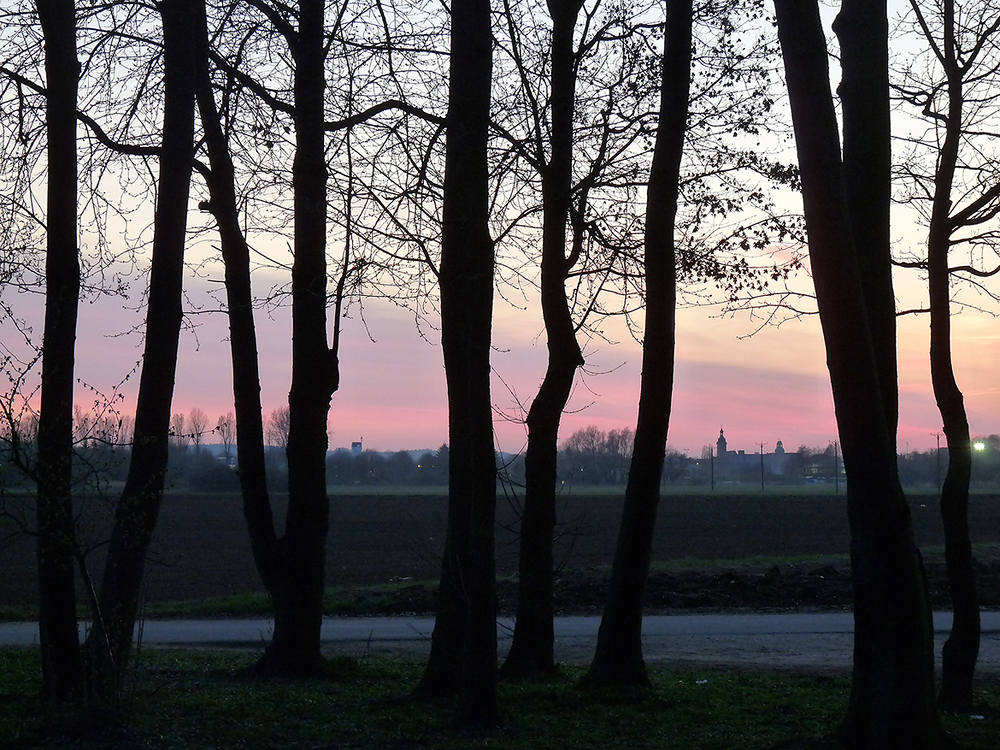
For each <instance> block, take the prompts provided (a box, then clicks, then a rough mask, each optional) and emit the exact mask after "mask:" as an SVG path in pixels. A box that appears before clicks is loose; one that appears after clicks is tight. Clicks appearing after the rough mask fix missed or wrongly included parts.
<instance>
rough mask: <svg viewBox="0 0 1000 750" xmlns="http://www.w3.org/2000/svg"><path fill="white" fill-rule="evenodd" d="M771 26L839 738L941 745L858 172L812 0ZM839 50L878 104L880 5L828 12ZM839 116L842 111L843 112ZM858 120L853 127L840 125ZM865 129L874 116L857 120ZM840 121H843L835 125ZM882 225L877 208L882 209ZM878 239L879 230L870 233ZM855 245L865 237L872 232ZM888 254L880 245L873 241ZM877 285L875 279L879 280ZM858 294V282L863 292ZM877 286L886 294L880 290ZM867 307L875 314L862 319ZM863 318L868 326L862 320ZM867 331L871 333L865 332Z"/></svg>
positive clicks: (856, 742)
mask: <svg viewBox="0 0 1000 750" xmlns="http://www.w3.org/2000/svg"><path fill="white" fill-rule="evenodd" d="M775 9H776V11H777V20H778V35H779V38H780V41H781V48H782V54H783V57H784V65H785V72H786V76H787V81H788V92H789V99H790V103H791V109H792V121H793V125H794V129H795V141H796V148H797V151H798V155H799V167H800V170H801V175H802V193H803V204H804V207H805V216H806V225H807V229H808V234H809V255H810V260H811V265H812V271H813V278H814V282H815V286H816V296H817V300H818V303H819V314H820V320H821V322H822V326H823V337H824V341H825V344H826V351H827V363H828V366H829V369H830V380H831V384H832V387H833V397H834V407H835V411H836V415H837V424H838V429H839V432H840V441H841V446H842V449H843V457H844V467H845V470H846V472H847V477H848V482H849V492H848V514H849V520H850V527H851V561H852V577H853V581H854V593H855V608H854V618H855V651H854V674H853V681H852V689H851V700H850V704H849V707H848V712H847V716H846V717H845V720H844V723H843V725H842V727H841V730H840V731H841V735H842V737H843V738H844V739H845V740H846V741H847V742H848V743H849V744H850V745H852V746H856V747H885V748H938V747H946V746H948V742H947V739H946V737H945V734H944V731H943V729H942V727H941V723H940V718H939V716H938V713H937V708H936V705H935V701H934V659H933V639H932V630H931V618H930V608H929V605H928V600H927V591H926V583H925V580H924V576H923V570H922V565H921V562H920V557H919V552H918V550H917V548H916V545H915V544H914V540H913V530H912V526H911V520H910V511H909V507H908V505H907V503H906V498H905V497H904V495H903V491H902V488H901V487H900V484H899V476H898V474H897V471H896V456H895V439H894V432H895V422H894V421H892V420H891V419H890V417H889V415H891V414H893V413H895V406H894V405H891V404H890V405H887V404H885V403H884V394H885V393H886V392H887V387H883V380H884V379H886V378H888V377H890V376H892V377H894V375H895V366H893V368H892V370H893V372H891V373H890V372H886V371H885V369H883V368H882V367H880V363H884V362H885V361H886V360H885V358H884V353H882V355H883V356H881V357H877V356H876V351H875V343H874V342H875V341H876V340H881V333H878V332H877V331H878V329H879V327H880V326H882V325H883V323H882V322H880V321H878V320H877V317H878V316H884V314H885V313H884V312H883V311H882V310H880V309H872V310H869V309H867V308H868V306H867V303H868V292H866V289H865V287H864V286H863V284H862V280H861V270H860V268H861V263H860V262H859V260H858V253H857V252H856V251H855V240H854V237H855V235H856V234H857V232H858V231H860V227H861V226H863V224H862V223H861V222H858V223H857V224H856V223H855V222H856V217H857V214H858V211H859V205H860V204H859V202H858V199H857V195H856V194H855V195H853V196H852V192H853V191H854V190H859V189H860V188H859V187H858V186H852V187H850V188H848V187H847V185H848V184H849V183H850V182H851V181H853V180H854V179H855V177H856V175H857V174H858V173H859V170H858V168H857V166H855V167H853V168H848V167H847V165H845V163H844V160H847V159H851V158H857V153H858V152H855V151H852V150H850V149H848V148H847V144H846V143H845V150H844V153H843V158H842V156H841V152H840V144H839V141H840V138H839V134H838V129H837V120H836V116H835V113H834V107H833V101H832V96H831V92H830V83H829V80H830V79H829V68H828V62H827V50H826V40H825V38H824V34H823V29H822V24H821V21H820V16H819V8H818V6H817V4H816V3H815V2H809V3H806V2H801V1H800V0H776V2H775ZM837 33H838V35H839V36H840V38H841V40H842V52H843V54H844V55H845V56H852V55H854V56H857V57H856V58H855V59H853V60H850V61H846V60H845V66H844V68H845V78H844V83H843V86H844V87H845V88H853V89H854V90H853V91H850V92H845V93H846V94H847V96H848V97H858V96H860V95H861V94H862V92H864V95H867V96H875V97H876V98H877V99H878V101H877V102H876V103H874V106H876V107H882V106H883V105H882V102H883V101H886V102H887V100H888V72H887V71H888V54H887V46H888V21H887V18H886V7H885V4H884V3H865V2H853V0H848V1H847V2H845V3H844V5H843V8H842V15H841V17H840V18H839V19H838V21H837ZM849 116H853V114H852V115H848V112H847V110H846V108H845V118H847V117H849ZM862 121H863V120H859V122H858V123H854V124H852V125H851V126H850V127H851V128H853V127H855V126H856V125H857V124H859V123H860V122H862ZM868 122H869V124H871V123H872V122H874V120H869V121H868ZM881 123H882V124H881V125H880V126H879V127H878V128H873V130H872V131H871V132H868V133H867V136H868V137H869V138H873V139H876V140H877V142H878V144H880V145H879V146H878V148H877V149H876V153H874V154H871V153H870V154H869V156H868V158H872V159H874V160H875V162H876V164H879V165H882V166H881V167H880V169H882V170H884V171H887V170H888V164H889V160H888V156H887V153H885V152H886V151H887V150H888V148H889V132H888V118H885V119H883V120H881ZM848 128H849V126H848V124H847V122H845V132H846V131H847V130H848ZM876 177H877V178H878V179H876V180H874V181H873V182H872V183H871V184H870V186H869V189H870V191H871V192H870V194H869V196H868V199H869V201H870V202H871V210H873V211H875V212H878V211H881V210H882V207H883V206H884V205H886V203H887V201H888V181H887V179H886V177H885V175H876ZM885 217H886V220H887V218H888V213H887V212H886V213H885ZM880 236H881V233H880ZM861 241H862V242H871V243H872V245H873V246H874V245H875V244H876V239H875V238H864V239H862V240H861ZM870 252H873V253H874V252H879V253H881V254H882V255H883V256H885V255H888V253H889V248H888V245H887V244H886V246H885V247H881V248H877V250H876V249H872V250H870ZM883 283H885V280H883ZM869 291H870V290H869ZM880 291H881V293H883V294H884V291H885V290H880ZM870 316H875V317H874V318H873V317H870ZM873 320H874V321H875V322H874V324H873ZM873 329H874V330H873Z"/></svg>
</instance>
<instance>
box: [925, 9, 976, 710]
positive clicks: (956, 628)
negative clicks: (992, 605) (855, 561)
mask: <svg viewBox="0 0 1000 750" xmlns="http://www.w3.org/2000/svg"><path fill="white" fill-rule="evenodd" d="M942 15H943V19H942V20H943V21H944V24H943V29H942V36H943V39H942V40H941V48H942V51H943V54H944V69H945V74H946V76H947V87H948V88H947V92H948V114H947V121H946V123H945V128H944V141H943V142H942V144H941V151H940V157H939V159H938V163H937V172H936V173H935V175H934V199H933V203H932V207H931V222H930V227H929V230H928V238H927V286H928V291H929V301H930V319H931V323H930V337H931V344H930V363H931V382H932V384H933V387H934V398H935V400H936V401H937V406H938V411H939V412H940V413H941V421H942V423H943V425H944V434H945V436H946V437H947V439H948V472H947V474H946V475H945V480H944V484H943V486H942V488H941V520H942V522H943V525H944V543H945V561H946V564H947V566H948V589H949V592H950V593H951V601H952V610H953V613H954V618H953V622H952V629H951V633H950V634H949V636H948V640H947V641H946V642H945V644H944V649H943V652H942V670H941V691H940V693H939V694H938V702H939V704H940V706H941V707H942V708H944V709H946V710H949V711H971V710H972V683H973V677H974V676H975V671H976V660H977V659H978V658H979V639H980V618H979V603H978V599H977V596H976V579H975V567H974V563H973V556H972V543H971V541H970V539H969V482H970V479H971V475H972V437H971V435H970V434H969V420H968V417H967V416H966V413H965V399H964V398H963V396H962V391H961V389H960V388H959V387H958V382H957V381H956V379H955V368H954V365H953V363H952V358H951V274H950V272H949V270H948V251H949V250H950V248H951V235H952V232H953V231H954V224H953V222H952V220H951V215H950V214H951V211H952V201H951V193H952V186H953V184H954V180H955V169H956V165H957V163H958V156H959V149H960V147H961V141H962V137H963V135H962V117H963V112H962V110H963V108H964V100H965V95H964V92H963V74H964V72H963V70H962V66H961V65H960V63H959V61H958V59H957V50H956V44H955V42H956V39H955V33H956V32H955V4H954V2H953V0H946V1H945V3H944V5H943V13H942Z"/></svg>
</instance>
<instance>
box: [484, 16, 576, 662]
mask: <svg viewBox="0 0 1000 750" xmlns="http://www.w3.org/2000/svg"><path fill="white" fill-rule="evenodd" d="M581 7H583V2H582V0H563V1H562V2H555V1H553V2H550V3H549V12H550V14H551V15H552V86H551V93H550V97H551V106H552V123H551V157H550V159H549V163H548V165H547V167H546V168H545V172H544V174H543V175H542V214H543V227H542V262H541V272H542V284H541V287H542V288H541V298H542V317H543V320H544V322H545V332H546V335H547V337H548V342H547V343H548V354H549V360H548V367H547V369H546V372H545V379H544V380H543V381H542V385H541V387H540V388H539V390H538V394H537V395H536V396H535V399H534V401H532V403H531V408H530V409H529V410H528V419H527V422H528V449H527V452H526V453H525V457H524V472H525V474H524V481H525V487H524V512H523V515H522V516H521V547H520V557H519V560H518V602H517V620H516V621H515V625H514V637H513V641H512V642H511V647H510V652H509V654H508V655H507V659H506V661H505V662H504V665H503V669H502V670H501V675H502V676H504V677H519V676H525V675H528V674H532V673H548V672H552V671H554V670H555V657H554V655H553V648H554V641H555V638H554V631H553V617H554V614H555V612H554V609H553V600H552V588H553V579H554V575H555V572H554V569H553V555H552V544H553V534H554V533H555V524H556V455H557V452H558V440H559V422H560V420H561V418H562V413H563V409H565V408H566V402H567V401H568V400H569V394H570V391H571V390H572V388H573V380H574V378H575V377H576V368H577V367H580V366H582V365H583V354H582V353H581V352H580V345H579V343H578V342H577V340H576V331H575V329H574V326H573V319H572V316H571V315H570V310H569V301H568V300H567V298H566V276H567V274H568V273H569V270H570V268H571V267H572V265H573V261H572V260H568V259H567V257H566V221H567V219H568V215H569V208H570V191H571V188H570V182H571V179H572V166H573V104H574V101H575V90H576V74H575V71H574V62H575V55H574V50H573V29H574V27H575V25H576V19H577V15H578V14H579V12H580V8H581Z"/></svg>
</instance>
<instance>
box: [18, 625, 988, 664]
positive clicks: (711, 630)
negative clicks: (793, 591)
mask: <svg viewBox="0 0 1000 750" xmlns="http://www.w3.org/2000/svg"><path fill="white" fill-rule="evenodd" d="M599 624H600V618H598V617H559V618H557V619H556V658H557V659H558V660H559V661H563V662H569V663H587V662H589V660H590V658H591V657H592V655H593V648H594V643H595V640H596V637H597V628H598V626H599ZM271 627H272V623H271V621H269V620H167V621H159V620H150V621H147V622H146V623H145V624H144V625H143V630H142V633H141V637H142V640H143V642H144V643H147V644H156V645H186V646H199V645H215V646H230V647H263V646H264V645H265V644H266V643H267V641H268V640H269V638H270V633H271ZM433 627H434V620H433V618H427V617H337V618H329V619H327V620H325V621H324V622H323V632H322V638H323V642H324V645H325V647H326V648H327V649H329V650H330V651H332V652H340V653H356V654H361V653H382V654H397V655H411V656H423V655H425V654H426V653H427V650H428V649H429V643H430V634H431V630H432V629H433ZM512 627H513V621H512V620H511V619H509V618H503V619H501V620H500V621H499V622H498V634H499V637H500V652H501V655H502V654H503V653H504V652H505V649H506V647H507V646H508V645H509V642H510V634H511V630H512ZM950 628H951V613H950V612H938V613H935V615H934V629H935V632H936V636H937V637H936V639H935V640H936V641H937V645H938V649H937V650H938V653H940V645H941V643H942V642H943V640H944V638H945V637H947V633H948V631H949V630H950ZM853 631H854V621H853V617H852V615H851V614H850V613H843V612H832V613H814V614H740V615H716V614H711V615H674V616H650V617H646V618H644V619H643V653H644V655H645V658H646V661H647V662H650V663H663V664H683V665H688V666H691V665H730V666H753V667H763V668H774V669H794V670H810V671H817V670H818V671H830V672H841V671H847V670H849V669H850V665H851V652H852V649H853ZM37 641H38V627H37V625H36V624H35V623H0V645H31V644H33V643H37ZM979 668H980V672H981V673H990V674H1000V612H984V613H983V638H982V647H981V649H980V659H979Z"/></svg>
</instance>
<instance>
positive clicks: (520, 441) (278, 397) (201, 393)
mask: <svg viewBox="0 0 1000 750" xmlns="http://www.w3.org/2000/svg"><path fill="white" fill-rule="evenodd" d="M711 316H712V311H710V310H706V309H689V310H682V311H681V313H680V320H679V323H678V332H677V366H676V382H675V388H674V397H673V405H674V406H673V414H672V417H671V424H670V432H669V443H670V445H671V446H672V447H673V448H675V449H677V450H680V451H686V452H688V453H690V454H692V455H698V454H700V452H701V449H702V446H705V445H709V444H714V442H715V440H716V438H717V437H718V434H719V428H720V426H721V427H724V428H725V431H726V437H727V439H728V440H729V446H730V448H731V449H743V450H746V451H747V452H754V451H756V450H759V444H760V443H761V442H763V443H764V450H765V451H766V452H770V451H773V450H774V446H775V444H776V442H777V441H778V440H781V441H783V444H784V446H785V448H786V449H787V450H795V449H796V448H797V447H798V446H799V445H802V444H804V445H809V446H819V447H824V446H826V445H827V444H828V443H829V442H830V441H832V440H834V439H836V428H835V422H834V417H833V406H832V398H831V395H830V387H829V382H828V380H827V373H826V367H825V362H824V355H823V346H822V339H821V335H820V331H819V324H818V320H817V319H816V318H815V316H812V317H809V318H806V319H802V320H793V321H789V322H787V323H785V324H784V325H782V326H780V327H779V328H766V329H764V330H763V331H761V332H760V333H758V334H756V335H755V336H753V337H750V338H741V337H744V336H745V335H746V334H747V333H748V332H749V331H750V330H752V326H751V325H750V323H748V322H747V321H746V319H745V318H742V319H741V318H726V319H721V318H718V317H711ZM133 318H134V314H133V313H131V312H130V311H127V310H124V309H123V308H122V302H121V301H120V300H114V301H112V300H105V301H102V302H99V303H95V304H84V305H83V307H82V308H81V336H80V340H79V346H78V364H77V368H78V375H79V377H80V378H81V379H82V380H83V381H85V382H87V383H90V384H93V385H95V386H97V387H99V388H101V389H103V390H110V389H111V388H112V387H113V386H114V384H115V383H116V382H118V381H119V380H121V379H122V378H123V377H124V376H125V375H126V374H127V373H128V371H129V370H130V369H131V368H132V366H133V365H134V364H135V362H136V361H137V359H138V358H139V356H140V354H141V339H140V337H139V336H138V335H135V334H132V335H129V336H122V337H109V336H107V335H106V333H107V332H116V331H121V330H124V329H125V328H127V326H128V325H129V323H128V321H130V320H132V319H133ZM194 318H195V323H197V324H198V328H197V330H196V332H195V333H192V332H190V331H188V332H185V333H184V334H183V338H182V342H181V360H180V365H179V372H178V378H177V386H176V392H175V401H174V411H180V412H184V413H189V412H190V410H191V409H192V408H194V407H198V408H200V409H202V410H203V411H205V412H206V413H207V414H208V416H209V419H210V421H211V422H212V423H213V424H214V422H215V421H216V420H217V418H218V416H219V415H220V414H224V413H225V412H227V411H230V410H231V409H232V395H231V394H232V390H231V389H232V386H231V370H230V365H229V360H228V357H229V349H228V341H226V339H225V336H226V321H225V317H224V316H223V315H222V314H218V313H213V314H201V315H197V316H194ZM364 318H365V321H366V322H367V333H366V330H365V326H364V325H362V322H361V320H360V317H359V316H357V315H354V316H353V317H352V318H351V319H350V320H347V321H346V322H345V325H344V339H343V348H342V354H341V371H342V372H341V387H340V391H339V392H338V393H337V394H336V395H335V396H334V399H333V406H332V409H331V412H330V432H331V440H330V444H331V447H337V446H349V445H350V444H351V442H352V441H355V440H361V439H363V441H364V445H365V447H366V448H372V449H375V450H399V449H417V448H437V447H438V446H440V445H441V444H442V443H445V442H447V439H448V437H447V414H446V408H445V405H446V393H445V381H444V371H443V366H442V363H441V349H440V345H439V343H438V337H439V334H438V332H437V331H435V330H433V329H430V328H427V329H426V330H425V331H424V333H425V335H426V338H421V336H420V335H418V333H417V331H416V329H415V327H414V324H413V320H412V315H411V314H410V313H408V312H406V311H403V310H398V309H396V308H393V307H391V306H389V305H387V304H385V303H368V304H367V305H366V307H365V315H364ZM258 321H259V322H258V327H259V337H260V357H261V369H262V378H263V381H264V382H263V398H264V408H265V413H266V414H269V413H270V411H271V410H272V409H274V408H276V407H278V406H280V405H282V404H283V403H284V399H285V397H286V394H287V389H288V383H289V376H290V372H289V351H290V344H289V341H290V339H289V323H288V314H287V310H279V311H277V312H276V313H275V314H274V315H273V317H272V318H270V319H269V317H268V316H267V315H265V314H263V313H259V314H258ZM926 326H927V322H926V318H922V317H921V318H918V317H912V316H911V317H907V318H903V319H902V320H901V321H900V331H899V340H900V348H899V362H900V407H901V417H900V429H899V448H900V450H901V451H904V450H907V449H909V450H927V449H929V448H931V447H932V446H933V445H934V444H935V438H934V436H933V433H935V432H938V431H939V430H940V419H939V417H938V415H937V412H936V408H935V406H934V402H933V398H932V397H931V393H930V385H929V369H928V366H927V354H926V352H927V334H926ZM610 328H611V329H612V333H614V331H613V328H614V326H613V325H612V326H610ZM539 329H540V326H539V323H538V322H537V320H536V319H534V317H533V316H532V315H531V313H530V312H523V311H514V310H506V309H499V310H498V314H497V316H496V323H495V327H494V342H495V345H496V347H497V348H496V351H495V353H494V357H493V359H494V370H495V373H496V376H497V377H495V378H494V394H493V399H494V404H495V406H496V409H497V419H496V434H497V440H498V444H499V447H500V448H501V449H502V450H505V451H509V452H517V451H519V450H521V449H522V448H523V445H524V441H525V430H524V426H523V424H519V423H517V422H516V418H517V416H518V410H517V409H516V404H517V402H518V401H520V402H522V403H524V404H527V403H528V402H530V399H531V397H532V396H533V394H534V390H535V389H536V388H537V386H538V384H539V382H540V381H541V378H542V376H543V373H544V367H545V346H544V338H543V337H541V336H539ZM102 332H103V333H102ZM618 339H619V342H618V343H617V344H616V345H610V344H607V343H605V342H600V343H591V344H589V345H588V346H587V349H586V356H587V367H586V369H585V372H584V373H581V374H580V375H579V376H578V378H577V383H576V386H575V389H574V393H573V397H572V400H571V402H570V405H569V411H568V413H567V414H566V415H565V416H564V418H563V428H562V432H561V436H562V437H563V438H565V437H568V436H569V435H570V434H571V433H572V432H573V431H575V430H577V429H579V428H582V427H586V426H587V425H591V424H593V425H597V426H598V427H600V428H601V429H604V430H610V429H615V428H623V427H630V428H634V426H635V417H636V404H637V399H638V388H639V371H640V360H641V350H640V348H639V346H638V345H637V344H636V343H635V342H634V341H632V339H631V338H629V337H628V335H627V334H623V335H621V336H619V337H618ZM954 349H955V358H956V368H957V372H958V376H959V381H960V385H961V386H962V387H963V388H964V389H965V393H966V404H967V407H968V410H969V417H970V423H971V428H972V432H973V434H974V435H975V434H990V433H997V432H1000V388H998V385H997V379H996V370H995V363H996V362H998V361H1000V333H998V330H997V326H996V323H995V321H993V320H992V319H991V318H988V317H985V316H975V315H972V314H964V315H960V316H957V317H956V318H955V347H954ZM501 379H502V380H501ZM137 384H138V379H137V378H132V379H131V380H130V382H129V383H128V384H127V385H126V386H125V388H124V391H123V392H124V393H125V395H126V403H125V409H126V410H129V409H131V408H134V389H135V388H136V387H137ZM511 391H513V394H512V393H511ZM92 400H93V397H92V396H90V395H88V394H85V393H81V395H80V403H81V404H82V405H84V406H87V405H88V404H89V403H90V402H91V401H92ZM504 414H506V415H507V418H504V416H503V415H504ZM511 420H514V421H511ZM209 442H212V439H211V438H210V439H209Z"/></svg>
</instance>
